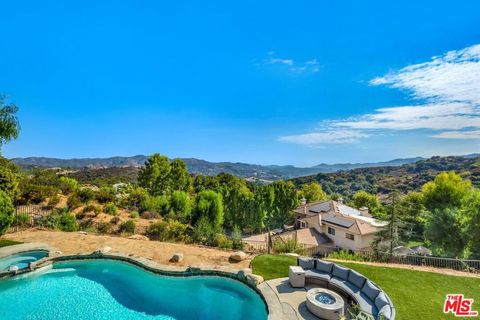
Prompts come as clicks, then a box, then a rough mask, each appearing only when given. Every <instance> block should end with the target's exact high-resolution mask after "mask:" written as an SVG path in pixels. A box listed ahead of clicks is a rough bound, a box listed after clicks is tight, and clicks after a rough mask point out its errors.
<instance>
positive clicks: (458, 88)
mask: <svg viewBox="0 0 480 320" xmlns="http://www.w3.org/2000/svg"><path fill="white" fill-rule="evenodd" d="M370 84H371V85H387V86H389V87H391V88H396V89H402V90H406V91H408V92H409V93H411V94H412V96H413V97H414V98H416V99H419V100H420V101H422V102H424V103H423V104H419V105H411V106H397V107H387V108H380V109H377V110H375V111H374V112H372V113H368V114H363V115H357V116H354V117H350V118H346V119H336V120H325V121H323V122H322V124H321V127H322V128H323V129H322V130H321V131H320V132H318V133H319V134H321V136H328V135H333V134H334V133H335V132H338V130H344V131H347V132H348V131H352V130H353V131H354V132H356V133H357V134H361V135H363V136H362V137H368V136H370V135H372V134H373V133H378V132H379V131H382V132H385V131H386V130H390V131H405V130H416V129H426V130H429V131H430V133H429V136H430V137H434V138H442V139H477V138H478V136H479V132H480V44H479V45H474V46H471V47H468V48H465V49H462V50H457V51H450V52H447V53H446V54H444V55H443V56H441V57H433V58H432V59H431V61H429V62H425V63H420V64H415V65H410V66H407V67H405V68H403V69H400V70H398V71H396V72H392V73H389V74H387V75H385V76H383V77H377V78H375V79H373V80H371V81H370ZM460 130H461V131H460ZM312 135H313V136H314V135H315V132H314V133H307V134H301V135H298V137H303V139H305V137H308V136H312ZM293 137H295V136H289V140H288V141H287V140H284V139H281V141H285V142H292V143H300V144H304V143H301V142H298V141H297V140H296V139H294V138H293ZM311 140H314V139H311ZM299 141H302V139H300V140H299ZM343 141H348V139H344V140H343ZM322 143H327V142H324V141H321V139H319V141H318V144H322ZM342 143H345V142H342Z"/></svg>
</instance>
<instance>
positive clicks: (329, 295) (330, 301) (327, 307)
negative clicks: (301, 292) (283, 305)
mask: <svg viewBox="0 0 480 320" xmlns="http://www.w3.org/2000/svg"><path fill="white" fill-rule="evenodd" d="M344 304H345V303H344V301H343V299H342V297H340V296H339V295H338V294H337V293H335V292H333V291H331V290H328V289H323V288H315V289H311V290H308V292H307V309H308V310H309V311H310V312H311V313H313V314H314V315H316V316H317V317H319V318H322V319H326V320H337V319H339V318H340V317H342V316H343V315H344Z"/></svg>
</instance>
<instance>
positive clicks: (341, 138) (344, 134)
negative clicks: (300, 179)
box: [279, 130, 368, 146]
mask: <svg viewBox="0 0 480 320" xmlns="http://www.w3.org/2000/svg"><path fill="white" fill-rule="evenodd" d="M367 136H368V135H367V134H365V133H362V132H358V131H354V130H337V131H333V130H332V131H324V132H314V133H306V134H299V135H292V136H283V137H280V138H279V141H281V142H288V143H295V144H301V145H306V146H313V145H319V144H340V143H353V142H356V141H358V140H359V139H360V138H365V137H367Z"/></svg>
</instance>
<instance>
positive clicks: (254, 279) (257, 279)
mask: <svg viewBox="0 0 480 320" xmlns="http://www.w3.org/2000/svg"><path fill="white" fill-rule="evenodd" d="M247 282H248V283H250V284H251V285H254V286H258V285H259V284H260V283H262V282H263V277H262V276H259V275H256V274H249V275H247Z"/></svg>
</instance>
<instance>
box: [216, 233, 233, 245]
mask: <svg viewBox="0 0 480 320" xmlns="http://www.w3.org/2000/svg"><path fill="white" fill-rule="evenodd" d="M213 245H215V246H217V247H219V248H222V249H232V248H233V242H232V241H231V240H230V239H228V237H227V236H226V235H224V234H223V233H217V234H215V237H214V240H213Z"/></svg>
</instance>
